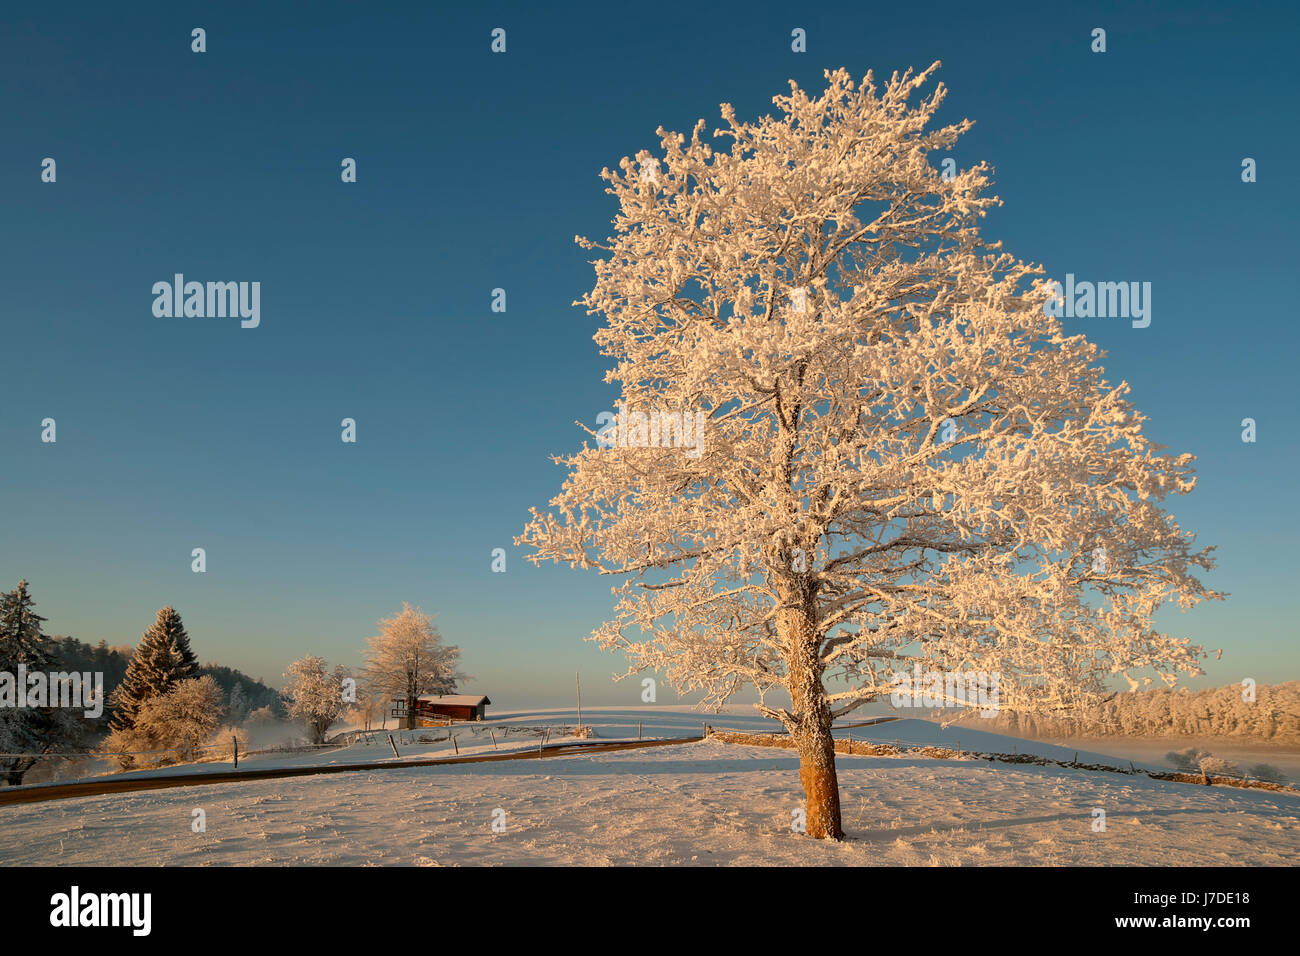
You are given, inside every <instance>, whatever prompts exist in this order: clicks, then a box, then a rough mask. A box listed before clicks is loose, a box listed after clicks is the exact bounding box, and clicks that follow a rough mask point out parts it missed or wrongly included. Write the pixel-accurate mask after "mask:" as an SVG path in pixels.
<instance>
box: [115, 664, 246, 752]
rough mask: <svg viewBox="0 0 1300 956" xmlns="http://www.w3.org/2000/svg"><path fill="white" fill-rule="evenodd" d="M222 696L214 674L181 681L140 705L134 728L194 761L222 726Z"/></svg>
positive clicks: (152, 740)
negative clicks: (196, 754) (199, 750)
mask: <svg viewBox="0 0 1300 956" xmlns="http://www.w3.org/2000/svg"><path fill="white" fill-rule="evenodd" d="M222 697H223V695H222V693H221V688H220V687H218V686H217V682H216V681H215V680H213V679H212V678H211V677H208V676H204V677H195V678H190V679H187V680H180V681H177V682H176V684H174V685H173V686H172V687H171V688H170V689H169V690H168V691H167V692H166V693H163V694H160V695H158V696H156V697H151V698H149V699H148V700H146V701H144V702H142V703H141V704H140V707H139V709H138V710H137V711H136V720H135V726H134V727H133V728H132V729H133V730H134V731H135V732H136V733H138V734H141V735H143V736H144V737H146V738H147V739H148V741H149V742H150V743H151V744H152V745H153V747H154V748H166V749H173V748H174V749H175V750H176V752H177V757H178V759H180V760H192V759H194V756H195V752H196V751H197V750H198V749H199V748H200V747H202V746H203V744H204V743H205V742H207V740H208V739H209V738H211V737H212V735H213V733H215V732H216V729H217V728H218V727H220V726H221V719H222V717H223V716H224V707H223V701H222Z"/></svg>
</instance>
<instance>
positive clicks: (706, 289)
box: [516, 63, 1217, 838]
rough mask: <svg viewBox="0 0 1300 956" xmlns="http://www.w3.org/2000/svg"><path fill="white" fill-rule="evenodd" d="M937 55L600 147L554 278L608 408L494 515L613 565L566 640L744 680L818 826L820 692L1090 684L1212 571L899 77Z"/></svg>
mask: <svg viewBox="0 0 1300 956" xmlns="http://www.w3.org/2000/svg"><path fill="white" fill-rule="evenodd" d="M937 67H938V64H937V63H936V64H934V65H933V66H931V67H930V68H929V69H927V70H925V71H923V72H921V73H919V74H914V73H913V72H912V71H910V70H909V71H908V72H907V73H905V74H903V75H901V76H900V75H898V74H894V76H893V77H892V78H891V79H890V80H889V82H888V83H886V84H884V85H883V87H880V88H878V87H877V86H876V83H875V80H874V79H873V77H872V75H871V74H868V75H867V77H866V79H865V80H864V81H863V82H862V84H861V85H855V84H854V81H853V80H852V79H851V78H850V76H849V74H848V73H847V72H846V71H844V70H839V71H836V72H834V73H831V72H827V74H826V76H827V81H828V83H827V88H826V91H825V93H824V94H822V95H821V96H815V95H809V94H808V93H805V92H804V91H803V90H801V89H799V87H798V86H797V85H795V84H794V83H793V82H791V84H790V87H791V91H790V94H789V95H787V96H778V97H775V98H774V100H773V102H774V103H775V104H776V106H777V107H778V109H779V115H777V116H775V117H773V116H764V117H761V118H760V119H758V120H757V121H754V122H746V121H741V120H739V119H738V118H737V117H736V114H735V111H734V110H733V109H732V107H731V106H730V105H727V104H724V105H723V107H722V116H723V119H724V121H725V128H724V129H723V130H721V131H719V132H718V133H715V135H719V136H723V137H727V138H729V139H730V141H731V142H730V148H729V149H727V150H721V149H719V150H717V151H715V150H714V148H713V147H712V146H711V145H710V144H709V143H708V142H706V140H705V138H704V136H703V135H702V134H703V131H704V129H705V124H704V121H703V120H700V121H699V123H697V124H696V126H695V129H694V131H693V133H692V134H691V135H690V136H689V137H687V136H684V135H682V134H679V133H674V132H669V131H666V130H663V129H660V130H659V131H658V133H659V136H660V142H661V146H662V152H663V155H662V157H652V156H651V154H650V153H649V152H648V151H645V150H643V151H641V152H640V153H638V154H637V156H636V157H635V158H628V157H624V158H623V160H622V161H621V162H620V164H619V169H618V170H615V171H610V170H608V169H606V170H603V171H602V173H601V175H602V178H603V179H604V180H605V181H606V183H607V184H608V188H607V190H606V191H607V192H608V193H610V194H612V195H613V196H614V197H615V198H616V199H617V200H618V203H619V211H618V215H617V217H616V219H615V235H613V236H611V237H610V238H608V239H606V240H605V241H603V242H597V241H592V240H587V239H579V243H580V244H581V245H582V247H583V248H585V249H596V250H599V251H600V252H602V253H608V256H607V257H604V258H597V259H596V260H595V261H594V266H595V273H596V279H595V286H594V287H593V289H592V291H591V292H590V293H588V294H587V295H586V296H584V297H583V299H582V300H581V301H580V303H575V304H582V305H585V306H586V307H587V311H588V313H590V314H601V315H603V316H604V323H603V324H602V326H601V327H600V328H599V329H598V331H597V332H596V335H595V339H596V342H597V344H598V345H599V346H600V348H601V349H602V352H603V354H605V355H607V356H609V357H610V358H611V359H612V362H613V368H612V369H611V370H610V371H609V373H608V374H607V376H606V380H607V381H610V382H615V383H618V384H619V386H620V389H621V393H622V394H621V396H620V399H621V400H620V414H619V416H618V422H617V423H616V426H613V427H608V428H606V429H604V430H603V431H602V432H601V433H597V432H595V431H592V430H590V429H588V431H589V433H590V434H591V435H592V437H593V438H596V439H597V445H596V447H592V446H590V445H588V446H585V447H584V448H583V450H582V451H580V452H578V453H576V454H574V455H571V456H568V457H564V458H560V459H557V461H558V462H560V463H561V464H563V465H564V466H565V467H566V468H567V469H568V475H567V477H566V479H565V481H564V484H563V487H562V489H561V491H560V493H559V494H558V496H556V497H555V498H554V499H552V501H551V503H550V507H549V509H547V511H546V512H545V513H542V512H540V511H537V510H534V511H533V518H532V520H531V521H530V522H529V524H528V525H527V527H526V528H525V530H524V533H523V534H522V535H521V536H520V537H519V538H518V539H516V543H518V544H522V545H526V546H531V547H533V548H535V549H536V553H535V554H533V555H532V556H531V559H532V560H534V561H543V560H554V561H563V562H566V563H569V564H570V565H572V566H579V567H584V568H595V569H598V570H599V571H600V572H601V573H602V574H608V575H615V576H619V577H621V578H622V579H623V580H622V583H621V585H620V586H619V587H618V588H617V589H616V593H617V594H618V603H617V607H616V617H615V619H614V620H612V621H610V622H609V623H607V624H605V625H604V626H602V627H600V628H599V629H597V630H596V631H595V632H594V634H593V635H592V639H593V640H595V641H597V642H598V643H599V644H600V645H601V646H602V647H605V648H607V649H619V650H622V651H623V652H625V653H626V654H627V655H628V657H629V658H630V661H631V666H630V669H629V671H628V672H627V674H625V675H624V676H631V675H633V674H638V673H641V672H643V671H646V670H651V671H657V670H658V671H663V672H665V673H666V675H667V677H668V679H669V681H670V682H671V683H672V684H673V685H674V686H676V687H677V689H678V690H679V691H681V692H684V693H689V692H699V693H700V694H701V695H702V698H703V703H704V704H706V705H711V706H718V707H720V706H721V704H722V702H723V701H725V700H727V699H728V698H729V697H730V696H731V695H733V694H734V693H736V692H737V691H738V690H740V689H741V688H743V687H745V686H747V685H748V686H753V687H756V688H757V690H758V692H759V696H760V704H759V708H758V709H759V711H760V713H762V714H765V715H767V716H769V717H773V718H775V719H777V720H779V721H781V723H782V724H783V725H784V726H785V728H786V729H787V730H788V731H789V733H790V735H791V737H792V740H793V743H794V745H795V747H796V749H797V752H798V754H799V760H800V771H799V775H800V780H801V782H802V784H803V788H804V792H805V795H806V800H807V811H806V813H807V833H808V834H809V835H810V836H814V837H830V838H839V837H840V836H841V832H842V831H841V823H840V804H839V790H838V782H837V778H836V773H835V752H834V742H833V740H832V737H831V724H832V721H833V720H834V719H835V718H836V717H838V716H841V715H844V714H847V713H849V712H850V711H852V710H854V709H855V708H857V707H859V706H861V705H862V704H864V703H866V702H868V701H871V700H874V699H876V698H877V697H881V696H887V695H888V694H889V692H890V688H891V686H892V685H893V681H894V676H895V673H896V672H899V671H911V670H913V668H914V667H915V666H918V665H919V666H920V668H921V670H922V671H923V672H939V673H943V674H954V673H957V672H965V671H969V670H971V669H973V668H976V667H977V668H978V669H979V670H982V671H986V672H989V673H997V674H998V675H999V676H1000V683H999V696H1000V700H999V706H1000V707H1001V709H1004V710H1007V711H1028V712H1031V713H1032V712H1038V713H1042V714H1059V713H1063V712H1066V711H1070V710H1080V709H1087V708H1089V707H1090V706H1093V705H1096V704H1098V703H1100V701H1101V699H1103V698H1104V697H1105V696H1106V695H1107V694H1108V693H1109V692H1110V691H1109V688H1108V686H1107V681H1108V680H1110V679H1111V678H1112V677H1113V676H1114V675H1118V674H1120V673H1122V672H1124V671H1126V670H1135V671H1140V670H1142V669H1147V668H1149V669H1152V670H1154V671H1155V672H1156V673H1158V674H1159V675H1160V676H1161V677H1162V678H1164V679H1165V680H1166V681H1173V680H1176V679H1177V677H1178V675H1179V674H1195V673H1199V672H1200V668H1199V664H1198V660H1199V658H1200V657H1201V656H1203V653H1202V651H1201V649H1200V648H1197V647H1192V646H1190V645H1189V642H1188V641H1187V640H1186V639H1180V638H1175V637H1171V636H1168V635H1165V634H1162V633H1160V632H1158V631H1156V630H1154V629H1153V627H1152V623H1151V622H1152V615H1153V614H1154V613H1155V611H1156V609H1157V608H1159V607H1160V606H1161V605H1162V604H1164V603H1166V602H1168V601H1176V602H1177V603H1178V604H1179V605H1180V606H1182V607H1188V606H1190V605H1192V604H1195V603H1196V602H1198V601H1200V600H1203V599H1205V598H1207V597H1214V596H1217V595H1214V594H1213V593H1212V592H1208V591H1207V590H1206V589H1205V588H1203V587H1202V585H1201V584H1200V582H1199V581H1198V580H1197V579H1196V577H1195V576H1194V573H1195V571H1196V570H1197V569H1208V568H1210V567H1212V566H1213V564H1212V561H1211V559H1210V557H1209V554H1208V551H1206V550H1202V551H1196V550H1193V548H1192V544H1193V540H1194V539H1193V536H1192V535H1190V534H1189V533H1187V532H1185V531H1183V530H1182V529H1181V528H1180V527H1179V526H1178V524H1177V523H1176V522H1175V521H1174V519H1173V517H1172V516H1171V515H1169V514H1168V513H1166V512H1165V511H1164V510H1162V509H1161V507H1160V502H1161V501H1162V500H1163V499H1164V498H1165V497H1166V496H1169V495H1178V494H1185V493H1187V492H1189V491H1190V490H1191V489H1192V487H1193V486H1194V484H1195V478H1194V476H1193V474H1192V469H1191V467H1190V463H1191V462H1192V460H1193V459H1192V456H1190V455H1177V456H1175V455H1165V454H1162V451H1161V449H1160V447H1159V446H1156V445H1153V444H1152V443H1151V442H1150V441H1149V440H1148V439H1147V438H1146V437H1145V436H1144V435H1143V432H1142V425H1143V421H1144V419H1143V417H1142V416H1141V415H1140V414H1139V413H1138V412H1137V411H1136V410H1135V409H1133V408H1132V406H1131V405H1130V404H1129V403H1128V401H1127V400H1126V398H1125V396H1126V393H1127V392H1128V386H1127V385H1126V384H1125V383H1120V384H1118V385H1114V384H1111V383H1109V382H1108V381H1106V379H1105V378H1104V375H1103V369H1102V368H1101V367H1100V366H1099V365H1098V364H1096V360H1097V359H1098V357H1099V355H1100V353H1099V351H1098V349H1097V348H1096V347H1095V346H1093V345H1091V344H1090V343H1088V342H1087V341H1086V340H1085V338H1084V337H1083V336H1082V335H1077V334H1072V333H1068V332H1067V331H1066V329H1065V328H1064V327H1063V324H1062V322H1061V320H1060V318H1058V317H1057V313H1058V311H1059V310H1056V309H1055V308H1054V307H1053V306H1052V303H1054V302H1055V300H1056V291H1057V290H1056V289H1055V288H1053V287H1052V286H1050V284H1048V283H1045V282H1044V281H1043V280H1042V278H1040V277H1039V276H1040V273H1041V270H1040V269H1038V268H1037V267H1034V266H1031V265H1028V264H1025V263H1023V262H1021V261H1019V260H1017V259H1015V258H1013V257H1012V256H1010V255H1008V254H1007V253H1005V252H1003V251H1002V250H1001V248H1000V245H999V244H998V243H994V242H988V241H985V240H984V239H982V238H981V236H980V234H979V221H980V218H981V217H983V216H984V215H985V213H986V212H987V211H988V210H989V209H990V208H992V207H993V206H995V205H996V204H997V203H998V200H997V199H996V197H990V196H986V195H983V192H984V190H985V187H986V186H987V184H988V181H989V172H990V170H989V167H988V166H987V165H985V164H980V165H978V166H974V167H972V168H969V169H965V170H957V169H956V168H955V167H950V168H947V169H944V168H942V167H945V166H948V165H949V164H948V163H947V162H946V161H944V160H943V159H942V157H943V154H944V153H946V152H947V151H949V150H950V149H951V148H952V147H953V145H954V143H955V142H956V141H957V138H958V136H959V135H960V134H961V133H962V132H964V131H965V130H966V129H967V128H968V127H969V126H970V123H969V122H968V121H963V122H961V123H958V124H955V125H949V126H943V127H939V128H933V127H931V125H930V124H931V120H932V119H933V117H934V114H935V112H936V111H937V110H938V108H939V106H940V104H941V103H942V101H943V98H944V89H943V87H942V85H939V86H938V87H937V88H936V89H935V91H934V92H933V93H932V94H931V95H929V96H922V97H921V98H920V99H919V101H916V102H914V101H913V99H912V97H913V94H915V93H916V92H917V91H918V90H919V89H921V88H922V87H923V86H924V85H925V84H926V83H927V82H928V81H929V80H930V78H931V75H932V74H933V71H934V70H935V69H936V68H937ZM936 152H937V153H938V154H939V156H938V157H934V156H932V154H934V153H936ZM697 421H698V422H699V424H698V425H697V426H695V427H690V428H688V426H691V425H693V424H694V423H695V422H697ZM674 432H676V434H674ZM828 683H829V685H830V686H828ZM773 691H776V692H777V693H776V694H772V693H771V692H773ZM951 703H965V702H964V701H951Z"/></svg>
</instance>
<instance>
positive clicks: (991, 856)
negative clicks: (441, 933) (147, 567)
mask: <svg viewBox="0 0 1300 956" xmlns="http://www.w3.org/2000/svg"><path fill="white" fill-rule="evenodd" d="M637 716H640V717H641V719H642V721H643V727H642V729H643V733H645V735H646V736H671V735H684V734H687V733H690V732H692V731H698V728H699V724H700V722H701V720H702V719H708V720H709V722H710V723H711V724H712V725H714V726H718V727H722V726H726V727H731V728H736V729H759V728H762V729H768V725H767V724H766V723H765V722H758V721H757V719H756V718H752V717H750V716H748V715H744V714H739V713H738V714H735V715H724V716H715V717H710V718H701V716H700V715H699V714H696V713H693V712H690V711H681V712H673V711H666V710H665V711H659V712H655V713H654V714H648V713H641V714H639V715H638V714H634V715H633V716H632V720H631V724H630V729H631V732H630V734H628V733H625V732H624V731H626V730H627V729H628V726H629V724H628V720H627V717H628V714H627V712H612V711H610V712H599V711H597V712H588V713H585V714H584V718H585V722H586V723H589V724H595V725H596V726H597V733H598V735H599V737H600V739H610V738H614V737H627V736H631V737H635V735H636V726H635V721H636V717H637ZM507 722H510V723H513V724H515V725H517V726H542V725H545V724H548V723H554V724H556V725H559V724H561V723H570V724H572V723H574V722H576V720H575V717H574V715H573V714H572V713H571V712H568V711H554V712H531V713H527V714H519V715H516V716H514V717H511V718H509V720H508V721H507ZM493 725H494V726H498V725H499V724H498V720H494V721H493ZM652 729H653V733H652V732H651V731H652ZM461 732H466V733H468V729H467V728H461V729H458V742H459V733H461ZM407 733H408V735H409V733H410V732H407ZM980 733H982V732H979V731H973V730H971V729H970V728H962V729H961V730H960V731H957V732H956V733H955V734H954V733H953V732H952V729H951V728H950V729H949V730H947V731H943V730H940V729H939V728H938V727H937V726H936V725H934V724H930V723H928V722H926V721H918V720H903V721H896V722H891V723H888V724H882V725H880V727H878V728H875V729H872V728H857V729H855V730H853V734H854V739H864V738H865V737H867V736H868V735H869V736H870V737H871V738H872V739H875V740H879V741H888V742H891V743H892V742H893V741H894V740H895V739H899V740H900V741H901V742H902V743H904V744H907V743H909V742H911V743H948V744H950V743H952V737H954V736H957V737H959V738H960V740H961V744H962V747H963V749H981V750H983V749H987V750H1003V749H1007V750H1009V749H1010V746H1007V747H1005V748H1004V747H1002V746H991V745H990V744H999V742H1000V741H1005V742H1007V743H1008V744H1009V745H1014V746H1016V747H1017V749H1018V750H1019V752H1021V753H1024V752H1040V753H1043V754H1044V755H1045V756H1052V757H1063V758H1064V759H1071V758H1072V757H1073V750H1072V749H1070V748H1053V747H1051V745H1047V744H1030V743H1028V742H1025V741H1013V740H1012V739H1011V738H1005V737H1002V738H1000V740H980V739H978V738H977V737H976V736H975V735H976V734H980ZM513 736H514V734H513V733H512V735H511V737H513ZM986 736H988V737H990V738H995V737H998V735H986ZM468 742H469V741H467V743H468ZM512 744H513V741H512ZM535 745H536V744H535V739H534V741H533V746H534V747H535ZM384 746H385V747H387V741H386V740H385V741H384ZM437 746H438V745H436V744H435V745H432V749H433V750H435V751H436V750H437ZM474 746H475V749H478V746H477V745H474ZM442 748H443V750H444V751H445V750H446V748H447V745H446V744H443V745H442ZM377 749H378V748H377V747H374V746H372V747H369V748H367V747H365V746H364V745H363V746H359V747H354V748H350V750H352V751H368V753H351V754H348V756H347V759H348V760H355V759H365V758H367V757H369V758H377V757H379V756H380V755H379V754H378V753H376V751H377ZM399 749H400V748H399ZM512 749H513V747H512ZM465 750H466V748H465V747H462V753H464V752H465ZM487 750H489V751H490V750H491V744H490V743H488V744H487ZM412 752H413V754H414V752H415V751H414V749H413V751H412ZM344 753H346V752H344V751H333V752H331V754H329V755H327V756H325V757H322V755H319V754H317V755H312V756H310V757H307V758H303V759H313V760H322V759H328V760H330V761H331V762H336V761H337V762H341V761H342V755H343V754H344ZM421 755H422V756H430V755H435V756H443V755H446V754H445V753H434V754H429V753H422V754H421ZM1099 756H1100V755H1095V754H1085V753H1083V752H1080V754H1079V759H1080V761H1089V762H1091V761H1093V760H1096V761H1097V762H1102V759H1104V758H1101V759H1098V758H1099ZM389 757H390V758H391V750H390V751H389ZM280 759H282V760H283V759H285V758H280ZM1113 762H1115V763H1117V764H1120V765H1124V764H1125V763H1126V762H1125V761H1120V760H1117V761H1113ZM244 765H245V764H244V762H243V761H241V767H243V766H244ZM838 765H839V767H840V786H841V793H842V799H843V809H844V827H845V830H846V833H847V835H848V839H847V840H846V841H845V842H844V843H842V844H838V845H834V844H827V843H824V842H820V841H813V840H809V839H807V838H805V837H802V836H800V835H798V834H796V833H794V832H793V831H792V829H791V822H792V819H793V815H794V812H795V811H796V810H797V809H798V808H799V807H800V806H801V805H802V792H801V790H800V788H799V779H798V765H797V760H796V759H795V757H794V756H793V754H792V753H791V752H790V751H783V750H776V749H772V748H764V747H745V746H736V745H729V744H723V743H721V742H718V741H716V740H711V741H706V742H703V743H692V744H683V745H680V746H668V747H658V748H653V749H647V750H633V751H622V752H617V753H606V754H593V755H588V756H565V757H554V758H548V759H546V760H543V761H540V762H539V761H534V760H520V761H509V762H498V763H479V764H466V765H465V766H463V767H447V766H441V767H424V768H417V767H409V768H400V767H395V768H393V769H385V770H382V771H373V772H359V773H347V774H336V775H328V776H319V777H297V778H291V779H278V780H265V781H250V782H248V783H231V784H221V785H214V786H204V787H194V788H184V789H174V790H164V791H148V792H140V793H130V794H120V795H116V796H103V797H84V798H79V799H75V800H61V801H55V802H49V803H39V804H28V805H23V806H12V807H0V863H5V864H21V865H31V864H107V865H159V864H167V865H206V864H218V865H230V864H239V865H265V864H336V865H350V866H355V865H367V864H413V865H467V864H468V865H481V864H546V865H554V864H587V865H605V864H653V865H663V864H697V865H717V864H745V865H768V864H796V865H798V864H804V865H806V864H852V865H904V864H912V865H916V864H920V865H926V864H935V865H983V864H1001V865H1015V864H1084V865H1098V864H1138V865H1162V866H1183V865H1194V864H1210V865H1216V864H1217V865H1225V866H1241V865H1253V864H1274V865H1277V864H1283V865H1295V864H1297V863H1300V795H1297V794H1292V793H1274V792H1267V791H1256V790H1243V789H1237V788H1227V787H1202V786H1193V785H1188V784H1176V783H1168V782H1162V781H1155V780H1151V779H1149V778H1147V777H1136V776H1130V775H1121V774H1109V773H1098V772H1090V771H1084V770H1073V769H1067V768H1058V767H1036V766H1029V765H1009V764H994V765H992V766H990V765H989V764H988V763H986V762H981V761H976V760H931V759H924V758H914V757H906V756H905V757H858V756H853V757H849V756H844V755H841V756H840V757H839V759H838ZM215 766H216V767H220V766H221V765H219V764H218V765H215ZM178 769H179V768H178ZM206 769H215V767H214V765H211V764H209V765H206ZM1098 807H1100V808H1102V809H1103V810H1104V811H1105V814H1106V828H1105V831H1104V832H1097V831H1095V830H1094V813H1093V811H1094V808H1098ZM195 810H202V811H203V812H204V815H205V822H206V831H205V832H197V833H196V832H194V829H193V827H192V821H193V820H194V818H195V814H194V811H195ZM494 822H495V823H496V824H497V829H496V830H494V827H493V824H494Z"/></svg>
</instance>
